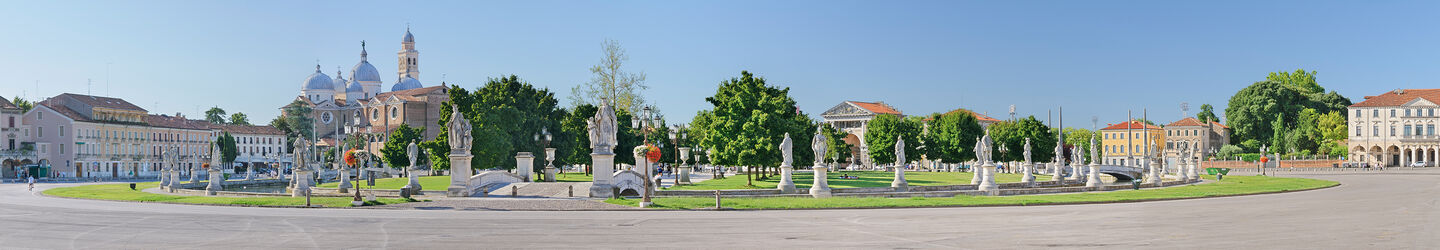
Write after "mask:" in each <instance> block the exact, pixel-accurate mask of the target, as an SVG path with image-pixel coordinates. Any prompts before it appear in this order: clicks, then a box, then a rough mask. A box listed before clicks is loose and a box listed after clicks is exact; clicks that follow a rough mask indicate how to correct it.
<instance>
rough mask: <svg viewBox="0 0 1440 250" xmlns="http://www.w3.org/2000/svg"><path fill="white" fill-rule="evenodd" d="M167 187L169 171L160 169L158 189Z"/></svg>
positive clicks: (168, 185) (168, 184)
mask: <svg viewBox="0 0 1440 250" xmlns="http://www.w3.org/2000/svg"><path fill="white" fill-rule="evenodd" d="M169 187H170V171H169V170H160V189H162V190H163V189H166V188H169Z"/></svg>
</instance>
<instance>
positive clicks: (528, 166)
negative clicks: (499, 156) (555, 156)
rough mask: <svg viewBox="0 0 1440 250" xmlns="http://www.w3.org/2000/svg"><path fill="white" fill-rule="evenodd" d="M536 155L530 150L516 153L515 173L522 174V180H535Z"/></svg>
mask: <svg viewBox="0 0 1440 250" xmlns="http://www.w3.org/2000/svg"><path fill="white" fill-rule="evenodd" d="M534 172H535V155H534V154H531V153H530V152H519V153H515V175H519V176H520V181H522V182H530V181H532V180H535V175H534V174H533V173H534Z"/></svg>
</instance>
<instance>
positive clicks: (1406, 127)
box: [1404, 110, 1410, 136]
mask: <svg viewBox="0 0 1440 250" xmlns="http://www.w3.org/2000/svg"><path fill="white" fill-rule="evenodd" d="M1407 111H1408V110H1407ZM1404 134H1405V136H1410V125H1405V132H1404Z"/></svg>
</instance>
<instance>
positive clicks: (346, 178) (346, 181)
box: [335, 166, 352, 194]
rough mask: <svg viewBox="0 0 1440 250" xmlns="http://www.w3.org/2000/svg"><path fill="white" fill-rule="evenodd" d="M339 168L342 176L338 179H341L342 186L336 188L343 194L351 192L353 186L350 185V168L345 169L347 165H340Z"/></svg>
mask: <svg viewBox="0 0 1440 250" xmlns="http://www.w3.org/2000/svg"><path fill="white" fill-rule="evenodd" d="M338 169H340V170H339V172H340V177H339V178H338V180H339V181H340V186H339V187H337V188H335V190H336V192H338V193H342V194H343V193H350V188H351V187H352V186H350V170H349V169H345V166H340V167H339V168H338Z"/></svg>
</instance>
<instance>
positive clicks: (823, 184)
mask: <svg viewBox="0 0 1440 250" xmlns="http://www.w3.org/2000/svg"><path fill="white" fill-rule="evenodd" d="M822 132H823V130H821V128H815V137H811V139H810V149H811V150H814V152H815V166H812V167H811V169H814V170H815V171H814V172H815V175H814V176H813V178H814V179H815V182H814V184H811V185H810V196H811V197H815V198H828V197H830V184H829V182H828V181H827V180H826V179H825V172H826V171H827V170H828V169H827V168H826V167H825V164H824V161H825V160H823V159H824V158H825V149H827V148H828V147H829V144H828V143H826V142H825V134H824V133H822Z"/></svg>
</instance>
